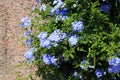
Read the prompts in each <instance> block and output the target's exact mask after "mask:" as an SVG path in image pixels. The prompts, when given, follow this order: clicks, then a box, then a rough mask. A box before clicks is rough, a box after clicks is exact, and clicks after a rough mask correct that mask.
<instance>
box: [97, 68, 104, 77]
mask: <svg viewBox="0 0 120 80" xmlns="http://www.w3.org/2000/svg"><path fill="white" fill-rule="evenodd" d="M95 75H96V76H97V78H100V77H102V76H103V75H106V72H104V70H103V69H96V71H95Z"/></svg>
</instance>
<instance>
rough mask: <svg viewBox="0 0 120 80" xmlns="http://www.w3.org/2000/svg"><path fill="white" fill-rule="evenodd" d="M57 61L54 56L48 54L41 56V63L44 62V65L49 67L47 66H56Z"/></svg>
mask: <svg viewBox="0 0 120 80" xmlns="http://www.w3.org/2000/svg"><path fill="white" fill-rule="evenodd" d="M56 61H57V59H56V58H55V56H50V55H49V54H44V55H43V62H45V64H47V65H49V64H54V65H57V64H56Z"/></svg>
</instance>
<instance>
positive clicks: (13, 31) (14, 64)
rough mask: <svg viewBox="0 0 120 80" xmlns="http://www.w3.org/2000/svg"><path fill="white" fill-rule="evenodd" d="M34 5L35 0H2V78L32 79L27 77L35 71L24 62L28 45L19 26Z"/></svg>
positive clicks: (35, 79)
mask: <svg viewBox="0 0 120 80" xmlns="http://www.w3.org/2000/svg"><path fill="white" fill-rule="evenodd" d="M34 5H35V0H0V80H30V79H28V78H27V77H28V76H29V74H31V73H34V71H35V68H34V67H31V66H26V65H25V64H24V62H25V58H24V56H23V55H24V53H25V52H26V51H27V47H26V46H25V44H24V40H23V38H22V37H23V34H24V30H23V29H22V28H21V27H19V26H18V24H19V21H20V19H21V18H23V17H26V16H29V14H30V9H32V7H33V6H34ZM34 80H40V79H37V78H34Z"/></svg>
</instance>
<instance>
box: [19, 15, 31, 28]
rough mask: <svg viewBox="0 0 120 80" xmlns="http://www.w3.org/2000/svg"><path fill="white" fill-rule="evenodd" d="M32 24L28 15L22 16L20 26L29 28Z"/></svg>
mask: <svg viewBox="0 0 120 80" xmlns="http://www.w3.org/2000/svg"><path fill="white" fill-rule="evenodd" d="M30 25H31V21H30V19H29V18H28V17H25V18H22V19H21V22H20V26H21V27H23V28H27V27H28V26H30Z"/></svg>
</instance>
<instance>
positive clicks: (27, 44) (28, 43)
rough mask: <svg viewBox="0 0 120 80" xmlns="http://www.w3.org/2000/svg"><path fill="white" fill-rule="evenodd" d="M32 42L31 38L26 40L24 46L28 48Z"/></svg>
mask: <svg viewBox="0 0 120 80" xmlns="http://www.w3.org/2000/svg"><path fill="white" fill-rule="evenodd" d="M31 42H32V37H30V38H29V39H27V40H26V46H28V47H30V46H31Z"/></svg>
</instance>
